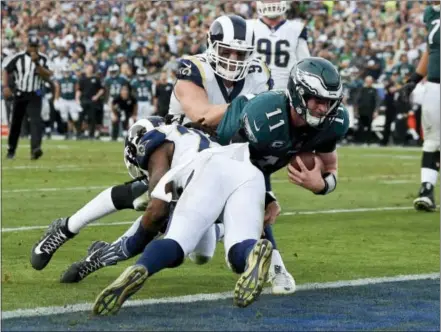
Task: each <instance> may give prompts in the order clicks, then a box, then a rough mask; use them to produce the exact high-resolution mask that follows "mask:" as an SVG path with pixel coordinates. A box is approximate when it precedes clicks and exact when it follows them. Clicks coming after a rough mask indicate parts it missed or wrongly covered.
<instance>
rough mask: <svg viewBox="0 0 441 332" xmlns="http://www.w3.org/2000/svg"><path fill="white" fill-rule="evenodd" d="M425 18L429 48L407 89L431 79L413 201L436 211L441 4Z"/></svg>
mask: <svg viewBox="0 0 441 332" xmlns="http://www.w3.org/2000/svg"><path fill="white" fill-rule="evenodd" d="M423 20H424V24H425V25H426V28H427V33H428V35H427V49H426V51H425V52H424V53H423V55H422V57H421V59H420V61H419V63H418V67H417V69H416V72H415V73H414V74H413V75H412V76H411V77H410V78H409V80H408V81H407V83H406V84H405V86H404V87H403V89H404V93H405V94H407V95H410V93H411V92H412V90H413V89H414V88H415V86H416V84H418V83H419V82H420V81H421V80H422V79H423V78H424V77H426V78H427V81H426V82H425V83H424V97H423V103H422V107H421V111H422V125H423V133H424V144H423V156H422V160H421V187H420V191H419V193H418V197H417V198H416V199H415V200H414V202H413V204H414V207H415V209H416V210H420V211H429V212H432V211H435V209H436V204H435V198H434V186H435V185H436V183H437V181H438V173H439V168H440V5H432V6H428V7H427V8H426V9H425V11H424V16H423Z"/></svg>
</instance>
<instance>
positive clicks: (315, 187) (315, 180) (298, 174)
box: [288, 156, 325, 193]
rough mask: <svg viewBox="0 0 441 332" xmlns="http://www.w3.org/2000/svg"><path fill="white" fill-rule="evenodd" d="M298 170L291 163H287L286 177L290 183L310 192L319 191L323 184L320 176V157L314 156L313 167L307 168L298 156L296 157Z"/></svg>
mask: <svg viewBox="0 0 441 332" xmlns="http://www.w3.org/2000/svg"><path fill="white" fill-rule="evenodd" d="M296 161H297V164H298V165H299V167H300V171H298V170H296V169H295V168H294V167H293V166H292V165H291V164H288V178H289V181H290V182H291V183H294V184H296V185H298V186H300V187H303V188H305V189H308V190H311V191H312V192H314V193H316V192H320V191H321V190H322V189H323V188H324V186H325V183H324V180H323V178H322V163H323V162H322V161H321V159H320V158H317V157H314V168H313V169H311V170H308V168H307V167H306V166H305V164H304V163H303V161H302V159H301V158H300V157H298V156H297V157H296Z"/></svg>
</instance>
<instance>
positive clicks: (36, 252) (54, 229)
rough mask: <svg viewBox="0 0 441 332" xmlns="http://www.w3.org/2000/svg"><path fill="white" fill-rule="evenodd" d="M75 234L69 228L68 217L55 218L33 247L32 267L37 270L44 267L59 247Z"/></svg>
mask: <svg viewBox="0 0 441 332" xmlns="http://www.w3.org/2000/svg"><path fill="white" fill-rule="evenodd" d="M74 236H75V234H73V233H71V232H69V230H68V228H67V218H59V219H57V220H54V221H53V222H52V224H51V225H50V226H49V228H48V229H47V231H46V233H44V235H43V236H42V237H41V238H40V240H38V242H37V243H35V244H34V246H33V247H32V252H31V265H32V267H33V268H34V269H36V270H42V269H44V268H45V267H46V265H47V264H48V263H49V261H50V260H51V258H52V255H53V254H54V253H55V252H56V251H57V249H58V248H60V247H61V246H62V245H63V244H64V243H65V242H66V241H67V240H69V239H71V238H72V237H74Z"/></svg>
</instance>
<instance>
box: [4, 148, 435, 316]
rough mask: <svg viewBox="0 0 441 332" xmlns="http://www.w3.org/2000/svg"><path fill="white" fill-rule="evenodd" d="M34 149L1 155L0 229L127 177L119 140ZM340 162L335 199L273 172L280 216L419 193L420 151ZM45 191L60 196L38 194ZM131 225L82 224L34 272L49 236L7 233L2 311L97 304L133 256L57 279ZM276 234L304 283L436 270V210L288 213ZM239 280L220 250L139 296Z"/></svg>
mask: <svg viewBox="0 0 441 332" xmlns="http://www.w3.org/2000/svg"><path fill="white" fill-rule="evenodd" d="M28 143H29V142H28V141H22V142H21V144H22V146H21V147H20V148H19V149H18V153H17V157H16V159H15V160H13V161H10V160H5V159H4V156H2V228H12V227H22V226H38V225H41V226H46V225H48V224H49V223H50V222H51V221H52V220H53V219H55V218H57V217H60V216H69V215H71V214H73V213H74V212H75V211H76V210H77V209H79V208H80V207H81V206H82V205H84V204H85V203H86V202H87V201H88V200H90V199H91V198H93V197H94V196H95V195H96V194H98V193H99V192H100V191H101V190H102V189H104V188H106V187H108V186H111V185H115V184H120V183H122V182H124V181H127V180H128V175H127V174H126V170H125V167H124V164H123V161H122V143H111V142H88V141H85V142H64V141H46V142H44V152H45V155H44V156H43V158H42V159H41V160H38V161H37V162H32V161H30V160H29V147H28V146H26V144H28ZM3 151H4V149H3ZM4 152H5V151H4ZM339 157H340V158H339V163H340V169H339V178H340V180H339V184H338V187H337V190H336V192H334V193H332V194H331V195H329V196H324V197H322V196H315V195H313V194H311V193H309V192H307V191H305V190H303V189H301V188H298V187H295V186H293V185H291V184H290V183H289V182H288V181H287V180H286V172H285V170H281V171H280V172H278V173H277V174H275V175H274V176H273V180H274V184H273V189H274V192H275V193H276V195H277V196H278V198H279V200H280V203H281V205H282V209H283V211H282V212H297V211H319V210H330V209H357V208H382V207H411V206H412V200H413V198H414V197H415V195H416V193H417V190H418V187H419V173H420V171H419V165H420V151H419V150H406V149H400V150H396V149H381V148H372V149H371V148H369V149H367V148H353V147H344V148H340V149H339ZM78 187H85V188H83V189H81V188H80V189H78ZM90 187H97V188H90ZM41 188H59V190H57V191H37V189H41ZM69 188H70V189H69ZM72 188H74V189H72ZM75 188H77V189H75ZM20 190H26V191H20ZM436 197H437V198H438V197H439V190H437V193H436ZM136 216H138V213H136V212H133V211H123V212H119V213H116V214H113V215H111V216H108V217H106V218H104V219H103V220H102V221H103V222H115V221H129V220H134V219H135V218H136ZM127 227H128V226H100V227H89V228H85V229H84V230H83V231H82V232H81V234H80V235H78V236H77V237H76V238H75V239H74V240H72V241H69V242H68V243H67V244H66V245H65V246H63V248H61V249H60V250H59V251H58V252H57V253H56V255H55V256H54V257H53V259H52V261H51V263H50V264H49V265H48V266H47V267H46V268H45V269H44V270H43V271H35V270H33V269H32V268H31V266H30V263H29V254H30V250H31V247H32V245H33V244H34V243H35V241H36V240H38V238H39V237H40V236H41V235H42V234H43V230H27V231H17V232H2V279H1V280H2V309H3V310H12V309H18V308H35V307H39V306H49V305H64V304H74V303H82V302H91V301H93V300H94V299H95V297H96V295H97V294H98V293H99V292H100V291H101V290H102V288H103V287H105V286H106V285H108V284H109V283H110V282H112V281H113V280H114V279H115V278H116V277H117V276H118V275H119V274H120V273H121V272H122V270H123V269H124V268H125V267H126V266H127V265H130V264H132V263H133V262H134V260H130V261H128V262H125V263H124V264H120V265H118V266H114V267H110V268H107V269H103V270H101V271H99V272H97V273H95V274H93V275H91V276H89V277H88V278H87V279H85V280H84V281H83V282H81V283H80V284H73V285H65V284H60V283H59V282H58V280H59V277H60V275H61V273H62V272H63V271H64V270H65V269H66V268H67V267H68V266H69V265H70V263H72V262H74V261H76V260H78V259H80V258H81V257H83V256H84V254H85V252H86V249H87V247H88V246H89V244H90V243H91V241H93V240H98V239H100V240H108V241H111V240H114V239H115V238H117V237H118V236H119V235H120V234H122V233H123V232H124V231H125V229H126V228H127ZM274 233H275V236H276V239H277V241H278V246H279V248H280V251H281V253H282V256H283V258H284V261H285V264H286V266H287V268H288V270H289V271H291V272H292V273H293V275H294V276H295V278H296V280H297V282H298V283H306V282H321V281H333V280H342V279H353V278H362V277H377V276H392V275H397V274H418V273H429V272H435V271H439V212H436V213H431V214H430V213H418V212H416V211H414V210H412V209H410V210H392V211H365V212H347V213H332V214H330V213H323V214H312V215H285V216H281V217H279V219H278V220H277V223H276V225H275V228H274ZM235 280H236V276H235V275H234V274H233V273H232V272H231V271H230V270H228V269H227V268H226V265H225V260H224V251H223V246H222V244H219V245H218V249H217V253H216V256H215V258H214V259H213V260H212V261H211V262H210V263H209V264H208V265H205V266H196V265H194V264H192V263H191V262H186V263H185V264H184V265H183V266H181V267H180V268H178V269H171V270H166V271H163V272H161V273H160V274H158V275H157V276H154V277H153V278H152V279H151V280H149V281H148V282H147V284H146V285H145V287H144V288H143V289H142V290H141V291H140V292H139V293H137V294H136V296H135V297H134V298H135V299H141V298H152V297H164V296H177V295H186V294H196V293H212V292H219V291H229V290H232V288H233V285H234V283H235Z"/></svg>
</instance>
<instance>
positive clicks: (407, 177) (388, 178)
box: [1, 172, 419, 194]
mask: <svg viewBox="0 0 441 332" xmlns="http://www.w3.org/2000/svg"><path fill="white" fill-rule="evenodd" d="M123 173H125V172H123ZM117 174H121V172H117ZM418 176H419V174H399V175H379V176H365V177H355V176H354V177H341V178H339V180H340V181H349V180H350V181H358V180H374V179H385V181H379V182H378V183H385V184H402V183H411V182H414V181H412V179H413V178H417V177H418ZM401 178H404V179H405V180H402V181H400V180H397V181H394V180H395V179H401ZM271 182H272V183H289V181H288V180H287V179H274V180H272V181H271ZM108 187H110V185H108V186H91V187H54V188H38V189H31V188H19V189H7V190H2V191H1V192H2V194H7V193H23V192H34V191H37V192H45V191H52V192H53V191H77V190H96V189H105V188H108Z"/></svg>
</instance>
